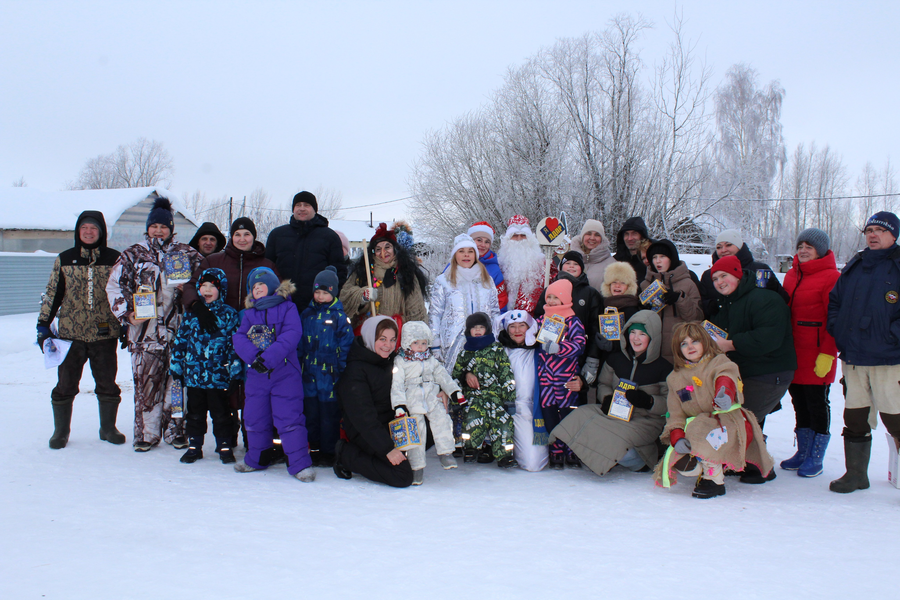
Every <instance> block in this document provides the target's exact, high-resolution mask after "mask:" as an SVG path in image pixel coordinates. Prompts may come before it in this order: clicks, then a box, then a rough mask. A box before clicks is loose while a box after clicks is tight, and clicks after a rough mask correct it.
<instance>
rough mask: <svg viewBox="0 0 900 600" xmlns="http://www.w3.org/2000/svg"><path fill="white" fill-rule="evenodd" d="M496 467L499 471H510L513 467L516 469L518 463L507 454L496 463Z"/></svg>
mask: <svg viewBox="0 0 900 600" xmlns="http://www.w3.org/2000/svg"><path fill="white" fill-rule="evenodd" d="M497 466H498V467H500V468H501V469H512V468H513V467H518V466H519V463H518V461H516V459H515V458H513V455H512V454H507V455H506V456H504V457H503V458H501V459H500V460H498V461H497Z"/></svg>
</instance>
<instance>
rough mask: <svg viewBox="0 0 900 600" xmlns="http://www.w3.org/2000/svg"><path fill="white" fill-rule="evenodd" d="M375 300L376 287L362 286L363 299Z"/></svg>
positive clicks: (376, 296)
mask: <svg viewBox="0 0 900 600" xmlns="http://www.w3.org/2000/svg"><path fill="white" fill-rule="evenodd" d="M376 300H378V288H373V287H367V288H363V301H365V302H375V301H376Z"/></svg>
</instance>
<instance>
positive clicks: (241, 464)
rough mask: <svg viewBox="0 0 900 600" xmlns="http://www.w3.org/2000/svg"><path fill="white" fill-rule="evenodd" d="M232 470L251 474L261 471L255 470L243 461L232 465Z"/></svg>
mask: <svg viewBox="0 0 900 600" xmlns="http://www.w3.org/2000/svg"><path fill="white" fill-rule="evenodd" d="M234 470H235V471H237V472H238V473H252V472H253V471H261V470H262V469H256V468H254V467H251V466H250V465H248V464H247V463H245V462H244V461H241V462H239V463H234Z"/></svg>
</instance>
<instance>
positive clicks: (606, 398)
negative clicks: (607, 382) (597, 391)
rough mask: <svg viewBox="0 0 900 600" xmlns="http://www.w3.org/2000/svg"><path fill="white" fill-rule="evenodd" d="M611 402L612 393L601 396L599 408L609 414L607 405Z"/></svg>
mask: <svg viewBox="0 0 900 600" xmlns="http://www.w3.org/2000/svg"><path fill="white" fill-rule="evenodd" d="M610 404H612V394H609V395H607V396H604V397H603V402H601V403H600V410H602V411H603V414H604V415H608V414H609V405H610Z"/></svg>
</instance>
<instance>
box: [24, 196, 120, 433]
mask: <svg viewBox="0 0 900 600" xmlns="http://www.w3.org/2000/svg"><path fill="white" fill-rule="evenodd" d="M118 256H119V253H118V252H117V251H115V250H113V249H112V248H107V247H106V220H105V219H104V218H103V213H101V212H98V211H94V210H86V211H84V212H83V213H81V215H79V217H78V220H77V221H76V222H75V247H74V248H70V249H68V250H66V251H65V252H62V253H61V254H60V255H59V256H57V257H56V261H55V262H54V263H53V271H52V272H51V274H50V281H49V282H48V283H47V292H46V293H45V294H44V300H43V302H42V303H41V312H40V315H39V316H38V323H37V338H38V345H40V346H41V351H43V343H44V340H46V339H47V338H49V337H52V335H51V333H50V324H51V323H52V322H53V319H55V318H57V317H59V326H58V329H59V337H60V338H61V339H64V340H68V341H70V342H72V346H71V347H70V348H69V352H68V354H66V358H65V360H63V362H62V364H61V365H60V366H59V368H58V369H57V374H58V378H59V379H58V382H57V384H56V387H55V388H53V391H52V392H50V403H51V406H52V407H53V421H54V426H55V429H54V432H53V437H51V438H50V447H51V448H53V449H57V450H58V449H60V448H65V447H66V443H67V442H68V441H69V428H70V424H71V421H72V402H73V401H74V400H75V396H76V395H77V394H78V384H79V382H80V381H81V374H82V371H83V370H84V363H85V362H87V361H90V363H91V374H92V375H93V377H94V387H95V390H96V394H97V400H98V401H99V405H100V439H101V440H105V441H107V442H111V443H113V444H124V443H125V436H124V435H122V434H121V433H120V432H119V431H118V430H117V429H116V414H117V413H118V410H119V401H120V400H121V394H120V390H119V386H118V385H116V369H117V366H116V339H117V338H118V337H119V331H120V329H119V321H118V320H117V319H116V317H115V315H113V313H112V310H110V307H109V301H108V300H107V298H106V293H105V292H104V288H105V287H106V281H107V279H109V273H110V270H112V266H113V263H115V262H116V259H117V258H118Z"/></svg>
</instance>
